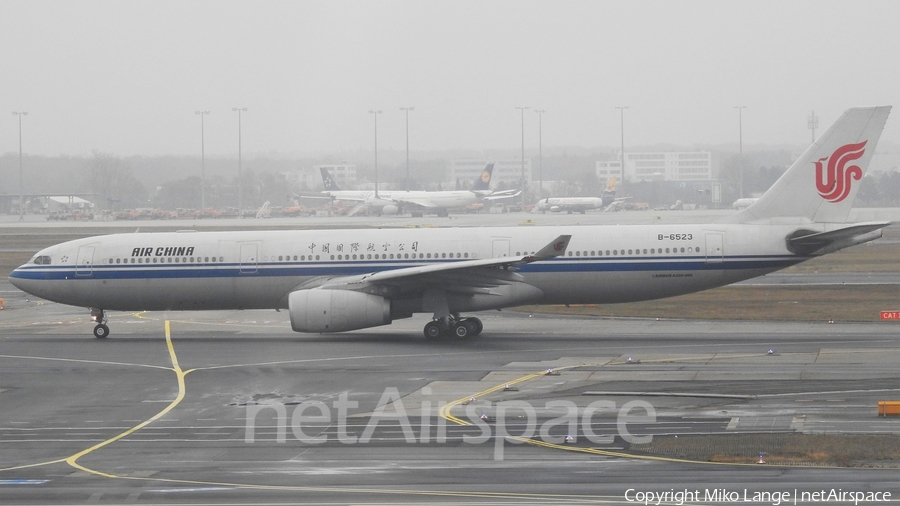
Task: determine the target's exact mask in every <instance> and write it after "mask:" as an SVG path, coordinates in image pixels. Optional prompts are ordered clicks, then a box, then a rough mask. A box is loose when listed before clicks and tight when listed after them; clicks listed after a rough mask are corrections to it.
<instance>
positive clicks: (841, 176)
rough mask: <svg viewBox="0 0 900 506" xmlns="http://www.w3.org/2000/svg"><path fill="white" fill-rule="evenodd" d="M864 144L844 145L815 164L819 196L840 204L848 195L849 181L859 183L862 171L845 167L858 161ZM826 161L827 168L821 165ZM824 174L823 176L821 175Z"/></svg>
mask: <svg viewBox="0 0 900 506" xmlns="http://www.w3.org/2000/svg"><path fill="white" fill-rule="evenodd" d="M866 142H868V141H862V142H860V143H859V144H845V145H843V146H841V147H839V148H837V149H836V150H834V153H832V154H831V156H826V157H825V158H820V159H819V161H817V162H814V163H815V164H816V189H818V190H819V195H821V196H822V198H823V199H825V200H827V201H829V202H834V203H837V202H840V201H842V200H844V199H845V198H847V196H848V195H850V186H851V184H852V181H851V180H856V181H859V180H860V179H861V178H862V175H863V171H862V169H860V168H859V166H857V165H851V166H849V167H847V166H846V165H847V164H848V163H850V162H852V161H853V160H858V159H859V158H861V157H862V156H863V154H864V153H865V152H866V150H865V149H864V148H865V146H866ZM825 160H828V168H827V169H826V168H825V164H824V163H823V162H824V161H825ZM823 172H825V174H823Z"/></svg>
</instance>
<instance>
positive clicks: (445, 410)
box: [438, 354, 840, 468]
mask: <svg viewBox="0 0 900 506" xmlns="http://www.w3.org/2000/svg"><path fill="white" fill-rule="evenodd" d="M761 355H762V354H761ZM754 356H755V354H754ZM622 364H624V363H607V364H581V365H569V366H562V367H555V368H553V371H555V372H556V371H562V370H566V369H573V368H577V367H596V366H603V365H622ZM546 375H547V373H546V372H539V373H532V374H528V375H525V376H522V377H520V378H516V379H514V380H511V381H506V382H504V383H501V384H499V385H496V386H493V387H491V388H488V389H485V390H482V391H480V392H478V393H474V394H472V395H470V396H468V397H462V398H460V399H456V400H455V401H451V402H449V403H447V404H446V405H444V406H443V407H442V408H441V409H440V410H439V412H438V416H440V417H442V418H444V419H445V420H447V421H450V422H453V423H456V424H458V425H472V423H471V422H469V421H467V420H462V419H460V418H457V417H456V416H453V414H451V413H450V410H451V409H452V408H454V407H455V406H458V405H460V404H462V403H464V402H467V401H469V400H470V399H471V398H472V397H474V398H475V399H478V398H479V397H483V396H485V395H487V394H489V393H493V392H496V391H498V390H503V389H504V388H505V387H506V385H507V384H508V385H514V384H518V383H522V382H525V381H529V380H532V379H534V378H539V377H542V376H546ZM729 425H730V424H729ZM726 430H727V428H726ZM506 439H511V440H515V441H518V442H520V443H526V444H530V445H533V446H541V447H544V448H551V449H554V450H564V451H569V452H580V453H589V454H594V455H602V456H605V457H620V458H626V459H634V460H652V461H657V462H677V463H682V464H705V465H715V466H742V467H758V466H759V465H758V464H753V463H739V462H709V461H703V460H690V459H679V458H673V457H660V456H655V455H636V454H632V453H626V452H614V451H609V450H602V449H599V448H585V447H579V446H565V445H560V444H555V443H548V442H546V441H543V440H541V439H534V438H525V437H521V436H506ZM769 467H803V466H794V465H790V464H770V465H769ZM828 467H834V468H840V467H839V466H828Z"/></svg>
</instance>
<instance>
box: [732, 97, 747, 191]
mask: <svg viewBox="0 0 900 506" xmlns="http://www.w3.org/2000/svg"><path fill="white" fill-rule="evenodd" d="M734 108H735V109H737V110H738V198H739V199H741V198H744V118H743V112H744V109H746V108H747V106H746V105H736V106H734Z"/></svg>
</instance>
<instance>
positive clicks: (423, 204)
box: [319, 163, 518, 216]
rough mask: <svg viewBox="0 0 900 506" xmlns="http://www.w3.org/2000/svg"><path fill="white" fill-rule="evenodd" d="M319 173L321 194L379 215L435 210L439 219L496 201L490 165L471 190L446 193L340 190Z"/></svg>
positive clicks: (326, 176)
mask: <svg viewBox="0 0 900 506" xmlns="http://www.w3.org/2000/svg"><path fill="white" fill-rule="evenodd" d="M319 170H321V172H322V182H323V183H324V184H325V191H324V192H323V193H324V194H326V195H328V196H329V197H332V198H334V199H336V200H343V201H349V202H357V203H358V204H359V207H367V208H370V209H375V210H376V211H377V212H378V213H379V214H398V213H399V212H400V211H401V209H413V210H415V211H419V212H422V211H426V210H427V211H434V212H437V214H438V216H447V215H448V213H449V210H450V209H455V208H464V207H466V206H468V205H471V204H474V203H475V202H479V201H481V200H485V199H487V200H491V199H494V198H497V196H493V193H492V192H491V189H490V185H491V175H492V174H493V172H494V164H493V163H489V164H488V165H487V166H486V167H485V168H484V171H483V172H482V173H481V177H480V178H478V180H477V181H475V184H474V185H473V186H472V189H471V190H449V191H407V190H376V191H357V190H341V189H340V188H339V187H338V185H337V183H336V182H335V181H334V178H332V177H331V174H329V173H328V171H327V170H326V169H325V168H324V167H322V168H320V169H319ZM515 195H518V193H516V194H515ZM515 195H510V194H509V193H504V194H503V195H502V196H503V197H504V198H508V197H512V196H515ZM498 196H499V194H498Z"/></svg>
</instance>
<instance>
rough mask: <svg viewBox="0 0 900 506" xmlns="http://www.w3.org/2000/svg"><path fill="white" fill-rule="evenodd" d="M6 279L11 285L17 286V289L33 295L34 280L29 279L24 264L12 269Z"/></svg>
mask: <svg viewBox="0 0 900 506" xmlns="http://www.w3.org/2000/svg"><path fill="white" fill-rule="evenodd" d="M6 279H7V280H8V281H9V283H10V284H11V285H12V286H14V287H16V288H18V289H19V290H22V291H23V292H26V293H30V294H32V295H34V291H33V290H34V288H35V283H36V280H34V279H30V277H29V276H28V273H27V269H25V266H24V265H20V266H19V267H17V268H15V269H13V271H12V272H10V273H9V276H8V277H7V278H6Z"/></svg>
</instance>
